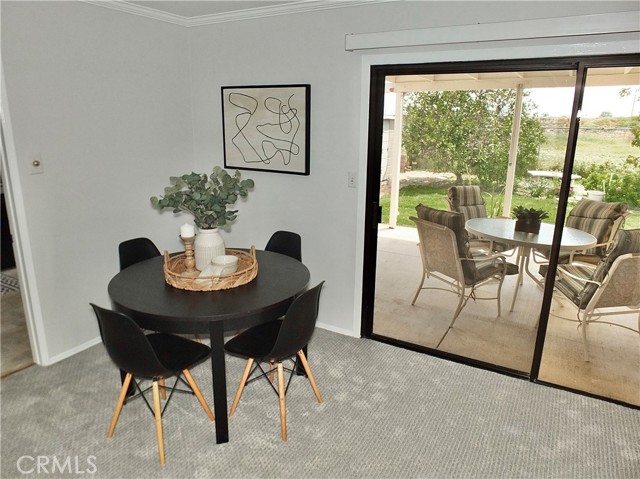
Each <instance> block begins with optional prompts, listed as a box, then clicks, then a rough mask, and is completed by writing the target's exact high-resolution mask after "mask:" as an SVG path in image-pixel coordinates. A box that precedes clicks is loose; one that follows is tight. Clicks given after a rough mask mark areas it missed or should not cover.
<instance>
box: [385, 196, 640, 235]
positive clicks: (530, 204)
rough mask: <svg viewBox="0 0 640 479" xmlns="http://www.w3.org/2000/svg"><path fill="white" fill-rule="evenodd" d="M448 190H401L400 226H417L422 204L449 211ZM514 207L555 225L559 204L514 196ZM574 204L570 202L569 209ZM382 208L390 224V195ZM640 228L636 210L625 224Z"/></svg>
mask: <svg viewBox="0 0 640 479" xmlns="http://www.w3.org/2000/svg"><path fill="white" fill-rule="evenodd" d="M446 196H447V188H446V187H434V186H428V185H424V186H422V185H420V186H416V185H412V186H406V187H404V188H402V189H401V190H400V195H399V198H398V221H397V223H398V226H415V225H414V223H413V222H412V221H411V220H410V219H409V217H410V216H415V215H416V206H417V205H418V204H420V203H422V204H423V205H425V206H430V207H431V208H436V209H439V210H447V209H448V207H447V202H446V199H445V198H446ZM484 197H485V203H486V204H487V207H488V208H490V205H491V204H492V201H493V202H495V201H498V202H501V198H492V197H491V195H488V194H484ZM512 205H522V206H524V207H526V208H536V209H542V210H545V211H546V212H547V213H549V218H547V219H546V220H544V222H545V223H555V221H556V212H557V208H558V203H557V200H556V199H555V198H530V197H526V196H517V195H514V196H513V200H512ZM572 205H573V203H572V202H571V200H570V203H569V208H568V209H571V207H572ZM380 206H382V222H383V223H389V194H388V193H384V194H382V195H380ZM633 228H640V210H634V211H633V212H632V214H631V216H630V217H629V218H627V221H626V223H625V229H633Z"/></svg>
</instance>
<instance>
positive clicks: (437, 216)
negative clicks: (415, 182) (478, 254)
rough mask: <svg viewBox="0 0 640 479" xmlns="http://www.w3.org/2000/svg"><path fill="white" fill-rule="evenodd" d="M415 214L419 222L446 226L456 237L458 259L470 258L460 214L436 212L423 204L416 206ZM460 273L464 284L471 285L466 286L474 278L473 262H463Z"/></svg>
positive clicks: (467, 239) (462, 217) (465, 232)
mask: <svg viewBox="0 0 640 479" xmlns="http://www.w3.org/2000/svg"><path fill="white" fill-rule="evenodd" d="M416 213H417V214H418V218H420V219H421V220H425V221H430V222H431V223H436V224H439V225H442V226H446V227H447V228H449V229H450V230H452V231H453V233H454V234H455V236H456V246H457V247H458V256H459V257H460V258H469V259H470V258H471V253H470V252H469V235H468V234H467V230H466V229H464V223H465V219H464V215H463V214H462V213H456V212H453V211H444V210H437V209H435V208H429V207H428V206H424V205H423V204H419V205H418V206H416ZM462 272H463V273H464V277H465V282H468V281H471V283H468V284H473V282H474V281H475V278H476V265H475V264H474V262H473V261H463V262H462Z"/></svg>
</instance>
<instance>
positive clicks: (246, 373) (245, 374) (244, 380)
mask: <svg viewBox="0 0 640 479" xmlns="http://www.w3.org/2000/svg"><path fill="white" fill-rule="evenodd" d="M251 366H253V358H249V359H247V365H246V366H245V367H244V372H243V373H242V379H240V385H239V386H238V390H237V391H236V397H235V398H234V399H233V404H231V410H230V411H229V416H233V413H234V412H236V408H237V407H238V403H239V402H240V397H241V396H242V391H244V386H245V384H247V379H248V378H249V374H250V373H251Z"/></svg>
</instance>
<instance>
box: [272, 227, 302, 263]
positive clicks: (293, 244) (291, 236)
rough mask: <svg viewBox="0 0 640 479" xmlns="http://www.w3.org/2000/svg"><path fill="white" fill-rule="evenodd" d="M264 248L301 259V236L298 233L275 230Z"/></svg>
mask: <svg viewBox="0 0 640 479" xmlns="http://www.w3.org/2000/svg"><path fill="white" fill-rule="evenodd" d="M264 249H265V250H266V251H273V252H275V253H280V254H284V255H287V256H290V257H291V258H293V259H297V260H298V261H302V238H301V237H300V235H299V234H298V233H293V232H291V231H276V232H275V233H273V235H271V238H269V241H268V242H267V246H265V248H264Z"/></svg>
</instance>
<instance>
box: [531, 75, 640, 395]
mask: <svg viewBox="0 0 640 479" xmlns="http://www.w3.org/2000/svg"><path fill="white" fill-rule="evenodd" d="M639 72H640V68H639V65H637V64H636V65H627V66H625V67H623V68H620V67H608V68H588V69H587V70H586V82H585V88H584V94H583V100H582V108H581V117H580V124H579V132H578V140H577V144H576V149H575V155H574V162H573V170H572V173H573V175H574V177H578V178H579V180H575V181H574V188H573V190H572V191H571V196H570V197H569V204H568V206H567V216H569V215H570V214H572V213H571V212H572V211H573V212H578V213H579V211H580V210H579V209H578V210H576V206H577V205H578V198H587V199H590V200H591V201H595V202H596V203H595V204H593V205H592V206H591V209H593V211H594V212H595V211H597V212H598V214H597V215H595V213H594V216H601V217H605V216H609V217H610V218H600V219H595V220H591V222H592V223H593V226H592V227H591V228H592V229H591V231H592V232H593V233H594V234H598V233H597V230H598V227H599V226H601V225H602V224H605V225H606V224H607V222H610V223H611V230H610V231H606V232H605V233H604V234H603V236H604V237H603V238H602V239H599V242H600V243H604V242H606V241H611V242H613V241H615V239H616V238H617V239H618V240H622V239H623V237H624V238H632V237H633V236H634V235H636V234H640V231H636V232H632V230H634V229H635V230H637V228H638V227H640V211H639V209H638V207H639V206H640V205H639V201H638V200H639V199H640V161H639V157H640V148H639V147H640V143H638V135H639V134H640V131H639V130H638V128H639V127H640V125H639V123H638V115H639V114H640V102H639V98H640V73H639ZM607 76H608V77H614V76H617V80H616V81H612V79H609V80H608V81H604V78H606V77H607ZM576 214H577V213H576ZM574 219H575V217H574ZM568 224H573V223H572V220H568ZM588 227H589V226H585V228H588ZM619 230H622V231H623V233H620V231H619ZM622 246H623V245H620V247H622ZM612 247H613V245H612V244H611V245H605V246H602V247H600V248H596V249H595V250H590V251H588V252H587V253H589V254H576V255H574V257H573V258H571V259H572V261H571V262H569V261H568V260H567V259H566V258H562V260H561V261H560V263H561V264H560V265H559V266H558V269H559V274H557V275H556V278H557V279H556V288H554V291H553V300H552V302H551V309H550V315H549V322H548V325H547V332H546V336H545V344H544V349H543V354H542V362H541V368H540V374H539V379H540V381H545V382H549V383H553V384H559V385H562V386H565V387H568V388H571V389H575V390H579V391H584V392H587V393H590V394H595V395H598V396H603V397H607V398H611V399H614V400H617V401H622V402H625V403H630V404H635V405H639V406H640V368H639V367H638V365H640V335H639V333H638V326H639V323H638V322H639V320H640V317H639V313H638V312H637V309H636V310H635V312H634V308H626V307H623V304H625V301H624V300H625V297H626V296H625V295H626V294H632V293H633V288H634V287H636V288H637V287H638V286H637V285H638V283H639V282H640V270H638V269H637V267H636V269H633V267H632V268H631V269H630V270H629V272H628V273H626V274H627V277H625V278H624V279H623V281H622V283H621V284H620V285H616V286H615V288H614V289H615V291H609V293H608V296H609V297H610V299H609V300H608V301H609V303H608V304H609V305H610V306H611V307H607V308H603V309H599V310H596V314H595V315H593V316H591V317H589V316H588V308H587V306H588V302H587V301H586V296H587V295H588V294H589V291H590V290H591V291H592V292H593V293H595V292H597V288H589V283H588V282H587V281H586V280H588V279H594V278H592V276H593V275H594V273H595V272H596V269H597V268H600V269H601V270H602V271H603V272H604V269H603V266H606V258H607V256H606V254H607V253H609V258H610V259H612V255H613V254H616V253H617V251H613V248H612ZM598 249H600V251H597V250H598ZM579 253H580V252H579ZM600 256H602V257H603V259H600ZM563 272H568V273H574V274H576V275H577V276H578V277H579V278H583V279H584V281H579V280H576V279H573V278H571V277H569V276H567V275H564V276H563ZM597 279H600V280H602V279H605V277H604V276H601V277H599V278H597ZM567 284H571V285H572V286H575V288H576V289H577V290H578V296H572V294H571V291H572V289H571V288H569V289H568V288H567ZM592 298H593V296H592ZM604 299H606V298H603V300H604ZM600 304H604V302H601V303H600ZM579 306H580V307H579ZM600 312H603V313H613V314H609V315H605V316H600V315H599V314H598V313H600ZM578 314H579V316H578ZM579 318H580V319H585V318H586V319H593V321H589V323H588V324H587V325H585V323H584V322H580V321H579ZM585 327H586V333H587V334H586V335H585V336H583V333H584V332H585Z"/></svg>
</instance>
